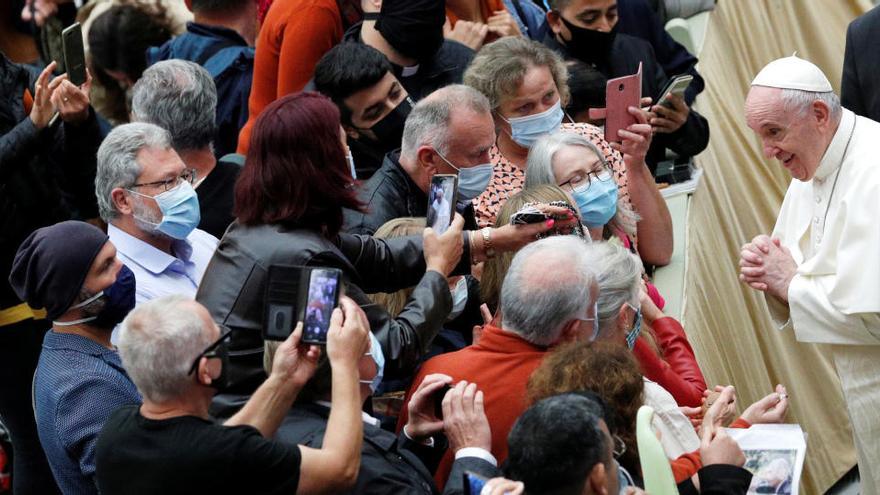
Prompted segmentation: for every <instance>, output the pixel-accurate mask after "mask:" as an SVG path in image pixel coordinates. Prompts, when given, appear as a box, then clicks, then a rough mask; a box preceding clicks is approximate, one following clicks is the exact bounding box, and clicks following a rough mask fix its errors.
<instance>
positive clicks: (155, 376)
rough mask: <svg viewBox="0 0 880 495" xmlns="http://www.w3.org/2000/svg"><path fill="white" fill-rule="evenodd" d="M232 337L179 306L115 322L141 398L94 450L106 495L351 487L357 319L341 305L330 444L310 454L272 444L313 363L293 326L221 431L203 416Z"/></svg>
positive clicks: (362, 318) (363, 348)
mask: <svg viewBox="0 0 880 495" xmlns="http://www.w3.org/2000/svg"><path fill="white" fill-rule="evenodd" d="M229 335H230V330H229V329H227V328H223V329H222V330H221V328H220V327H218V326H217V324H216V323H214V322H213V321H212V320H211V315H210V314H209V313H208V310H207V309H205V307H204V306H202V305H201V304H199V303H197V302H195V301H193V300H192V299H189V298H186V297H183V296H168V297H163V298H159V299H156V300H153V301H150V302H148V303H145V304H143V305H141V306H139V307H137V308H136V309H135V310H134V311H132V312H131V313H130V314H129V316H128V317H126V319H125V320H124V321H123V322H122V328H121V331H120V336H119V354H120V357H121V358H122V364H123V365H125V369H126V370H127V371H128V373H129V375H130V376H131V379H132V381H133V382H134V383H135V385H136V386H137V389H138V391H139V392H140V393H141V395H142V396H143V404H142V405H141V406H130V407H122V408H120V409H118V410H117V411H116V412H115V413H113V414H112V415H111V417H110V418H109V419H108V421H107V423H106V424H105V426H104V428H103V430H102V431H101V434H100V436H99V437H98V445H97V448H96V456H95V458H96V466H97V481H98V488H99V489H100V491H101V493H102V494H103V495H116V494H126V495H129V494H148V493H277V494H282V493H283V494H291V495H293V494H295V493H317V492H319V491H327V492H333V493H336V492H342V491H345V490H348V489H350V488H351V486H352V485H353V484H354V481H355V479H356V477H357V473H358V466H359V460H360V448H361V443H362V441H363V434H362V421H361V409H360V405H361V403H360V394H359V392H358V362H359V361H360V360H361V357H362V356H363V355H364V353H367V351H368V350H369V349H370V338H369V335H370V326H369V322H368V321H367V317H366V315H365V314H364V312H363V311H362V310H361V309H360V307H358V305H357V304H355V303H354V301H352V300H351V299H348V298H346V297H342V298H341V300H340V307H339V308H336V309H334V310H333V314H332V316H331V318H330V328H329V331H328V333H327V345H326V348H325V350H324V352H326V353H327V356H328V359H329V362H330V368H331V374H332V376H331V380H332V382H333V391H332V400H333V402H332V407H331V411H330V418H329V420H328V428H327V430H328V432H327V434H326V435H325V436H324V442H323V445H321V446H320V447H319V448H310V447H305V446H298V445H296V444H293V445H286V444H282V443H280V442H277V441H274V440H272V439H271V437H272V436H273V435H274V434H275V431H276V430H277V429H278V425H279V424H280V423H281V420H282V419H283V418H284V415H285V413H287V411H288V410H289V409H290V407H291V405H292V403H293V401H294V400H295V399H296V397H297V394H298V393H299V391H300V390H301V389H302V387H303V385H304V384H305V383H306V382H307V381H308V380H309V378H311V376H312V374H313V373H314V372H315V366H316V364H317V360H318V358H319V356H320V354H321V352H322V349H321V348H319V347H318V346H307V345H300V338H301V337H302V324H301V323H300V324H298V325H297V326H296V328H295V329H294V330H293V332H292V333H291V335H290V336H289V337H288V338H287V339H286V340H285V341H284V342H282V343H281V345H280V346H279V347H278V350H277V351H276V352H275V356H274V358H273V360H272V366H271V371H270V373H269V377H268V378H267V379H266V381H265V382H263V384H262V385H260V387H259V388H258V389H257V390H256V391H255V392H254V394H253V396H251V398H250V399H249V400H248V402H247V403H246V404H245V405H244V406H243V407H242V408H241V410H240V411H238V413H236V414H235V415H234V416H232V417H231V418H229V419H228V420H227V421H226V422H225V423H224V424H222V425H220V424H215V423H214V422H212V421H211V419H210V417H209V415H208V407H209V406H210V405H211V398H212V397H213V396H214V394H215V393H216V392H217V391H218V390H222V389H223V388H224V387H225V386H226V375H227V373H228V371H229V370H228V368H229V356H228V350H227V348H226V345H227V341H228V339H229Z"/></svg>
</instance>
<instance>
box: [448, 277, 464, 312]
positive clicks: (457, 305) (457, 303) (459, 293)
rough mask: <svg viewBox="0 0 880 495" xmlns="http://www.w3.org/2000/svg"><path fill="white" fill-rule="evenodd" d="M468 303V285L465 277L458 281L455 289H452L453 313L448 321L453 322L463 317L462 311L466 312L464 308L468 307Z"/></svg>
mask: <svg viewBox="0 0 880 495" xmlns="http://www.w3.org/2000/svg"><path fill="white" fill-rule="evenodd" d="M467 301H468V284H467V279H465V277H461V278H459V279H458V282H456V283H455V288H454V289H452V311H450V312H449V316H447V317H446V321H452V320H454V319H456V318H458V317H459V315H461V313H462V311H464V307H465V306H467Z"/></svg>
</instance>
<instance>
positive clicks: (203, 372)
mask: <svg viewBox="0 0 880 495" xmlns="http://www.w3.org/2000/svg"><path fill="white" fill-rule="evenodd" d="M208 363H210V360H208V358H206V357H205V356H202V357H200V358H199V365H198V366H197V367H196V381H197V382H199V384H201V385H204V386H206V387H208V386H210V385H211V384H212V383H214V379H213V378H211V370H210V367H209V366H208Z"/></svg>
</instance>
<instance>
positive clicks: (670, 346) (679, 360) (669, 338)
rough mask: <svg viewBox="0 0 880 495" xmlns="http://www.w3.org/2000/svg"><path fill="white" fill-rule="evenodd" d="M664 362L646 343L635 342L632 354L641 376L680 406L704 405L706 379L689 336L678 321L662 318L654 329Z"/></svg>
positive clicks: (656, 321) (652, 327)
mask: <svg viewBox="0 0 880 495" xmlns="http://www.w3.org/2000/svg"><path fill="white" fill-rule="evenodd" d="M651 329H653V330H654V335H655V336H656V337H657V345H658V346H659V347H660V351H661V352H662V353H663V358H662V359H661V358H660V356H658V355H657V353H656V352H654V350H653V349H651V347H650V346H649V345H648V344H647V343H646V342H645V341H644V339H638V340H636V346H635V348H633V354H635V356H636V359H638V361H639V364H640V365H641V367H642V374H643V375H645V377H646V378H647V379H649V380H651V381H652V382H655V383H657V384H659V385H660V386H661V387H663V388H665V389H666V390H668V391H669V393H670V394H672V397H673V398H675V401H676V402H678V405H680V406H689V407H699V406H700V405H702V399H703V391H704V390H706V379H705V378H703V372H702V371H700V365H698V364H697V358H696V357H695V356H694V350H693V349H692V348H691V344H690V342H688V339H687V335H685V333H684V329H683V328H682V327H681V324H680V323H679V322H678V321H676V320H675V318H670V317H666V318H660V319H658V320H655V321H654V323H653V324H652V325H651Z"/></svg>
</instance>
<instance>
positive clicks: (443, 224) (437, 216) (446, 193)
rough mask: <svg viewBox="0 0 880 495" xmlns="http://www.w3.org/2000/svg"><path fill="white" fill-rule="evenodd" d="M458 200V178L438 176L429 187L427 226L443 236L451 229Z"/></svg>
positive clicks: (449, 175) (433, 178)
mask: <svg viewBox="0 0 880 495" xmlns="http://www.w3.org/2000/svg"><path fill="white" fill-rule="evenodd" d="M457 200H458V176H457V175H452V174H436V175H434V176H433V177H431V185H430V186H429V187H428V215H427V225H428V227H431V228H432V229H434V231H435V232H437V234H438V235H442V234H443V233H444V232H446V230H447V229H449V225H450V224H451V223H452V218H453V216H454V215H455V203H456V201H457Z"/></svg>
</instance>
